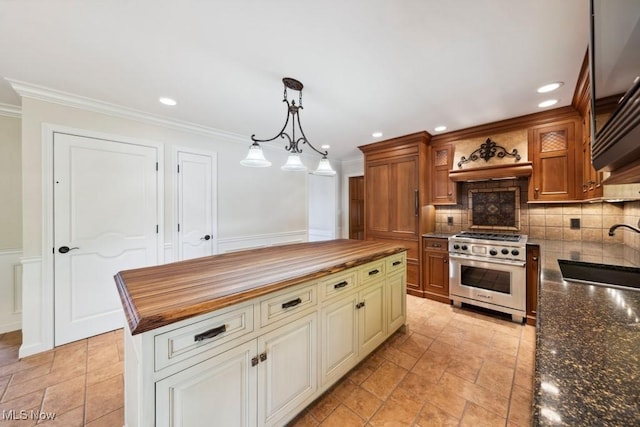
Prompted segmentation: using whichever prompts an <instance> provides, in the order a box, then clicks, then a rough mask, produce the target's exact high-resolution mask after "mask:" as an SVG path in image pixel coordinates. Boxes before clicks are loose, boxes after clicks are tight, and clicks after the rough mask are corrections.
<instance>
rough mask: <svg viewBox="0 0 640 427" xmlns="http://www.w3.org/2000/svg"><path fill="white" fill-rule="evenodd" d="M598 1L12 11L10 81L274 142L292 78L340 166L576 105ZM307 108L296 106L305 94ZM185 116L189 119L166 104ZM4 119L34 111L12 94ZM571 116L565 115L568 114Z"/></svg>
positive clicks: (0, 47)
mask: <svg viewBox="0 0 640 427" xmlns="http://www.w3.org/2000/svg"><path fill="white" fill-rule="evenodd" d="M588 13H589V11H588V1H587V0H561V1H559V0H454V1H444V0H402V1H399V0H341V1H336V0H327V1H308V0H307V1H305V0H297V1H294V0H271V1H261V0H235V1H233V0H227V1H223V0H209V1H207V0H181V1H175V0H171V1H169V0H110V1H107V0H50V1H35V0H33V1H30V0H0V77H3V78H9V79H15V80H19V81H23V82H27V83H31V84H36V85H41V86H44V87H47V88H51V89H55V90H59V91H64V92H69V93H72V94H76V95H81V96H84V97H89V98H93V99H96V100H102V101H106V102H109V103H112V104H117V105H122V106H126V107H129V108H133V109H136V110H141V111H145V112H149V113H152V114H156V115H162V116H166V117H168V118H172V119H175V120H180V121H186V122H191V123H196V124H199V125H202V126H206V127H211V128H215V129H220V130H224V131H228V132H232V133H237V134H240V135H246V136H247V146H248V145H249V138H248V137H249V136H250V135H251V134H253V133H255V134H256V136H257V137H258V138H263V139H265V138H270V137H272V136H273V135H275V134H276V133H277V132H278V131H279V130H280V128H281V126H282V124H283V123H284V118H285V109H284V104H283V103H282V102H281V100H282V92H283V86H282V82H281V79H282V77H293V78H296V79H298V80H300V81H302V83H304V85H305V88H304V91H303V106H304V111H302V113H301V121H302V125H303V128H304V131H305V133H306V135H307V137H308V138H309V140H310V141H311V142H312V143H313V144H314V145H315V146H316V147H318V148H319V146H320V145H321V144H330V145H331V149H330V150H329V151H330V155H329V158H334V159H336V158H342V159H344V158H353V157H356V156H357V155H358V153H359V151H358V150H357V146H358V145H362V144H367V143H370V142H373V141H374V138H372V137H371V133H372V132H373V131H378V130H379V131H382V132H384V136H383V139H386V138H391V137H395V136H400V135H404V134H407V133H412V132H417V131H420V130H426V131H428V132H429V133H431V134H437V132H435V131H434V127H435V126H437V125H440V124H444V125H446V126H447V127H448V131H450V130H456V129H462V128H466V127H470V126H474V125H479V124H483V123H488V122H493V121H497V120H501V119H506V118H510V117H516V116H520V115H523V114H529V113H533V112H537V111H540V109H539V108H538V107H537V104H538V103H539V102H540V101H542V100H544V99H547V98H548V97H549V95H546V96H545V95H541V94H538V93H536V88H537V87H538V86H540V85H542V84H544V83H548V82H552V81H558V80H560V81H563V82H564V83H565V84H564V86H563V87H562V88H561V89H560V90H558V91H557V92H555V93H554V94H553V97H556V98H558V99H559V100H560V102H559V104H557V106H563V105H569V104H570V103H571V98H572V96H573V91H574V87H575V83H576V80H577V77H578V72H579V70H580V66H581V64H582V59H583V57H584V53H585V51H586V48H587V44H588ZM294 94H295V92H294ZM160 96H169V97H172V98H175V99H176V100H177V101H178V105H177V106H176V107H166V106H163V105H161V104H159V103H158V101H157V100H158V97H160ZM0 103H4V104H13V105H19V104H20V98H19V96H18V95H17V94H16V93H15V92H14V91H13V90H12V88H11V86H10V85H9V83H8V82H7V81H5V80H4V79H2V80H1V81H0ZM553 108H555V107H553Z"/></svg>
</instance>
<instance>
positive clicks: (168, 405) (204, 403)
mask: <svg viewBox="0 0 640 427" xmlns="http://www.w3.org/2000/svg"><path fill="white" fill-rule="evenodd" d="M256 353H257V348H256V341H255V340H253V341H250V342H248V343H246V344H243V345H240V346H238V347H235V348H233V349H231V350H229V351H227V352H225V353H222V354H220V355H219V356H216V357H213V358H211V359H208V360H206V361H204V362H202V363H199V364H197V365H194V366H192V367H190V368H188V369H185V370H184V371H181V372H178V373H177V374H174V375H172V376H170V377H167V378H165V379H163V380H160V381H158V382H157V383H156V423H155V425H156V426H158V427H161V426H167V427H168V426H171V427H182V426H184V427H194V426H196V427H198V426H202V427H210V426H212V425H220V426H254V425H256V421H257V420H256V391H257V369H256V367H252V366H251V359H252V358H253V357H254V356H255V355H256Z"/></svg>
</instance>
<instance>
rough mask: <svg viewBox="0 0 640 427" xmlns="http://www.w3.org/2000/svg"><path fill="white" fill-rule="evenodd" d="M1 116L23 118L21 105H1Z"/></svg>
mask: <svg viewBox="0 0 640 427" xmlns="http://www.w3.org/2000/svg"><path fill="white" fill-rule="evenodd" d="M0 116H7V117H15V118H17V119H19V118H21V117H22V108H21V107H20V106H19V105H11V104H3V103H0Z"/></svg>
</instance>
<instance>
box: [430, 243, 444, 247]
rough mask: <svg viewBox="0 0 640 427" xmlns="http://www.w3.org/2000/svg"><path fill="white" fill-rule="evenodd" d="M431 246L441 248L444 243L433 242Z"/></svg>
mask: <svg viewBox="0 0 640 427" xmlns="http://www.w3.org/2000/svg"><path fill="white" fill-rule="evenodd" d="M431 246H433V247H434V248H441V247H442V243H432V244H431Z"/></svg>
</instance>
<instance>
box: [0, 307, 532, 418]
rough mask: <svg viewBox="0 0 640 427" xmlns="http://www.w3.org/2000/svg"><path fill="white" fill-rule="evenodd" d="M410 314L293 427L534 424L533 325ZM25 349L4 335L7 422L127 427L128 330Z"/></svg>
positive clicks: (465, 313)
mask: <svg viewBox="0 0 640 427" xmlns="http://www.w3.org/2000/svg"><path fill="white" fill-rule="evenodd" d="M407 308H408V310H407V312H408V323H409V327H410V330H409V333H408V334H402V333H396V334H395V335H394V336H392V337H391V338H390V339H389V340H388V341H387V342H386V343H385V344H384V345H382V346H381V347H380V348H379V349H378V350H376V351H375V352H374V353H373V354H372V355H371V356H370V357H369V358H367V359H366V360H365V361H364V362H362V363H361V364H360V365H359V366H357V367H356V368H355V369H354V370H353V371H352V372H351V373H349V374H348V375H347V376H346V377H345V378H344V379H343V380H341V381H340V382H339V383H338V384H336V385H335V386H334V387H333V388H332V389H331V390H329V391H328V392H327V393H326V394H324V395H323V396H322V397H320V398H319V399H318V400H317V401H316V402H314V403H313V404H311V405H310V406H309V407H308V408H307V409H306V410H305V411H304V412H303V413H302V414H300V416H298V417H297V418H296V419H295V420H294V421H293V422H292V423H291V425H293V426H317V425H320V426H340V427H345V426H423V427H425V426H448V425H451V426H509V427H512V426H529V425H530V424H531V404H532V386H533V369H534V354H535V329H534V328H533V327H532V326H524V325H517V324H514V323H511V322H509V321H506V320H504V319H499V318H495V317H492V316H488V315H485V314H481V313H476V312H473V311H470V310H468V309H462V310H460V309H456V308H454V307H452V306H448V305H446V304H441V303H437V302H434V301H430V300H425V299H420V298H415V297H412V296H408V297H407ZM19 345H20V333H19V332H10V333H6V334H3V335H0V425H2V426H5V425H6V426H13V425H15V426H19V427H27V426H31V425H36V424H37V425H38V426H54V425H55V426H65V427H68V426H91V427H96V426H108V427H119V426H121V425H122V423H123V416H124V410H123V378H122V360H123V350H122V330H118V331H114V332H110V333H107V334H103V335H99V336H96V337H92V338H89V339H86V340H82V341H78V342H74V343H71V344H67V345H64V346H61V347H57V348H56V349H54V350H52V351H49V352H46V353H42V354H38V355H35V356H31V357H27V358H24V359H22V360H18V347H19ZM13 411H15V412H13ZM20 411H24V412H20ZM52 413H54V414H56V417H55V419H54V420H44V419H43V420H37V419H34V418H35V416H34V415H36V414H41V417H43V418H45V417H46V416H47V415H48V414H52ZM23 414H24V416H26V418H27V419H26V420H15V419H14V420H8V419H7V418H11V415H14V418H20V417H21V416H22V415H23ZM38 421H39V422H38Z"/></svg>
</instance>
